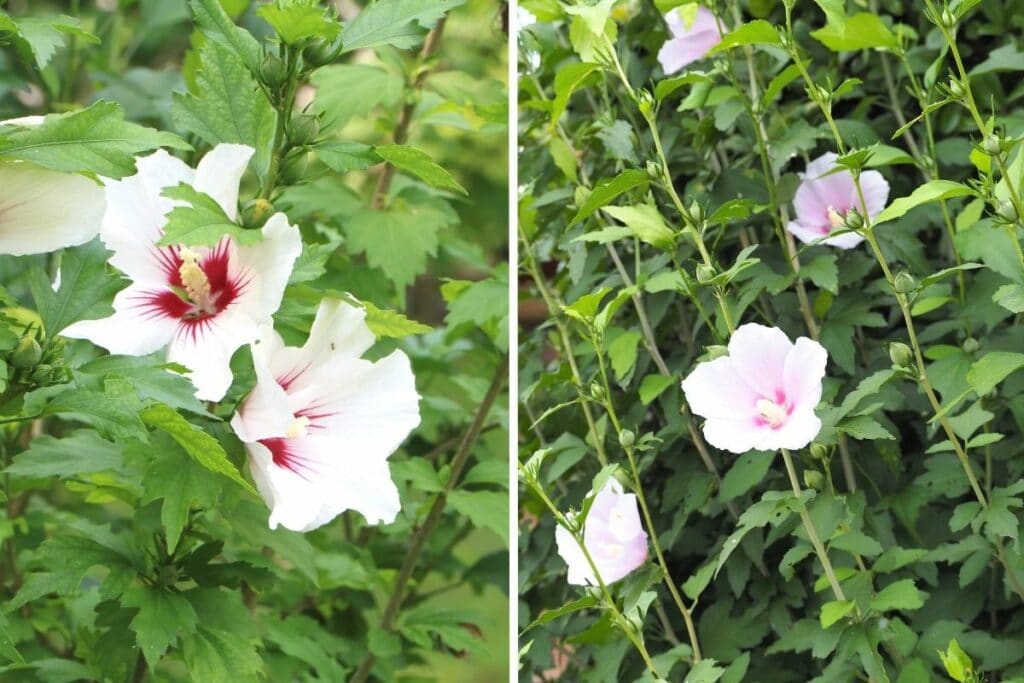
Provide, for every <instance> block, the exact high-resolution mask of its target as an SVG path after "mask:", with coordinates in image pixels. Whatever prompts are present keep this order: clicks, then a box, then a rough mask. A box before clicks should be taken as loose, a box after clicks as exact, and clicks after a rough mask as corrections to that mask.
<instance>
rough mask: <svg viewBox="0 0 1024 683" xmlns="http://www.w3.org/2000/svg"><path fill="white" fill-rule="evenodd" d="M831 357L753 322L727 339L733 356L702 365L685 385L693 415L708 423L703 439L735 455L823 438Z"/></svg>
mask: <svg viewBox="0 0 1024 683" xmlns="http://www.w3.org/2000/svg"><path fill="white" fill-rule="evenodd" d="M827 360H828V353H827V352H826V351H825V348H824V347H823V346H822V345H821V344H819V343H818V342H816V341H814V340H812V339H808V338H807V337H800V338H799V339H797V340H796V343H795V344H794V343H793V342H791V341H790V340H789V337H787V336H786V334H785V332H783V331H782V330H780V329H778V328H777V327H765V326H764V325H757V324H754V323H749V324H747V325H743V326H741V327H740V328H739V329H737V330H736V331H735V332H734V333H733V335H732V339H730V340H729V355H727V356H722V357H720V358H716V359H715V360H713V361H709V362H706V363H701V364H700V365H698V366H697V367H696V369H694V371H693V372H691V373H690V376H689V377H687V378H686V379H685V380H683V392H684V393H685V394H686V400H687V402H688V403H689V404H690V410H692V411H693V412H694V413H695V414H696V415H700V416H701V417H703V418H705V419H706V422H705V423H704V438H706V439H707V440H708V443H710V444H711V445H712V446H714V447H716V448H721V449H723V450H727V451H731V452H733V453H746V452H747V451H773V450H776V449H779V448H788V449H798V448H803V447H804V446H806V445H807V444H809V443H810V442H811V441H813V440H814V437H816V436H817V435H818V432H820V431H821V420H820V419H819V418H818V416H817V415H815V414H814V409H815V407H816V406H817V405H818V403H819V401H821V381H822V379H823V378H824V377H825V363H826V361H827Z"/></svg>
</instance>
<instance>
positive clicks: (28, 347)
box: [11, 337, 43, 370]
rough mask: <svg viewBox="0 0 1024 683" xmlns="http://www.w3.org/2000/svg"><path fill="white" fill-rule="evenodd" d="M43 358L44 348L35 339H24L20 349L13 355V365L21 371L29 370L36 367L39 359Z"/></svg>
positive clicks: (20, 343) (19, 346)
mask: <svg viewBox="0 0 1024 683" xmlns="http://www.w3.org/2000/svg"><path fill="white" fill-rule="evenodd" d="M42 357H43V348H42V347H41V346H39V342H37V341H36V338H35V337H22V338H21V341H19V342H18V347H17V348H16V349H14V353H13V354H11V365H13V366H14V367H16V368H18V369H19V370H27V369H28V368H31V367H34V366H35V364H36V363H38V362H39V359H40V358H42Z"/></svg>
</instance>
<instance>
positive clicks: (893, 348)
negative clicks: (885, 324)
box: [889, 342, 914, 368]
mask: <svg viewBox="0 0 1024 683" xmlns="http://www.w3.org/2000/svg"><path fill="white" fill-rule="evenodd" d="M889 359H890V360H892V363H893V365H895V366H897V367H901V368H906V367H910V364H911V363H912V362H913V361H914V353H913V351H911V350H910V347H909V346H907V345H906V344H904V343H903V342H893V343H892V344H890V345H889Z"/></svg>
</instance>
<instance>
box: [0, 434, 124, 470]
mask: <svg viewBox="0 0 1024 683" xmlns="http://www.w3.org/2000/svg"><path fill="white" fill-rule="evenodd" d="M121 464H122V453H121V447H120V446H118V445H117V444H114V443H111V442H110V441H107V440H106V439H103V438H101V437H100V435H99V434H97V433H96V432H93V431H89V430H80V431H77V432H74V433H72V434H71V435H69V436H66V437H64V438H62V439H58V438H55V437H53V436H50V435H48V434H44V435H42V436H39V437H36V438H35V439H33V440H32V444H31V445H30V446H29V448H28V450H26V451H25V452H24V453H21V454H20V455H18V456H17V457H15V458H14V462H13V463H12V464H11V465H9V466H8V467H7V468H6V469H5V470H4V472H5V473H7V474H9V475H11V476H13V477H58V478H60V479H67V478H71V477H78V476H80V475H83V474H92V473H94V472H102V471H104V470H113V469H117V468H118V467H120V466H121Z"/></svg>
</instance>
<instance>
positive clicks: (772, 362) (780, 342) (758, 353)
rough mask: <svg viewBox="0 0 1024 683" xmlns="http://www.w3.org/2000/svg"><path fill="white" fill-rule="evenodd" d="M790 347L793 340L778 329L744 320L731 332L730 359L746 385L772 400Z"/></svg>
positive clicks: (780, 379) (780, 387)
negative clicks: (745, 322)
mask: <svg viewBox="0 0 1024 683" xmlns="http://www.w3.org/2000/svg"><path fill="white" fill-rule="evenodd" d="M792 348H793V342H791V341H789V337H787V336H786V333H785V332H783V331H782V330H780V329H779V328H777V327H766V326H764V325H758V324H757V323H747V324H746V325H741V326H740V327H739V328H738V329H737V330H736V331H735V332H733V335H732V338H731V339H730V340H729V358H730V359H731V360H732V362H733V364H734V367H735V368H736V374H737V375H738V376H739V377H740V379H741V380H742V381H743V382H744V383H745V384H747V385H748V386H749V387H750V388H751V389H753V390H754V391H755V392H757V394H759V395H760V397H761V398H767V399H769V400H775V398H776V394H777V392H778V391H779V390H781V389H783V387H784V384H783V369H784V368H785V365H786V357H787V356H788V355H789V352H790V350H791V349H792ZM754 402H756V398H755V401H753V402H752V403H754ZM746 407H747V406H744V408H746Z"/></svg>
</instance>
